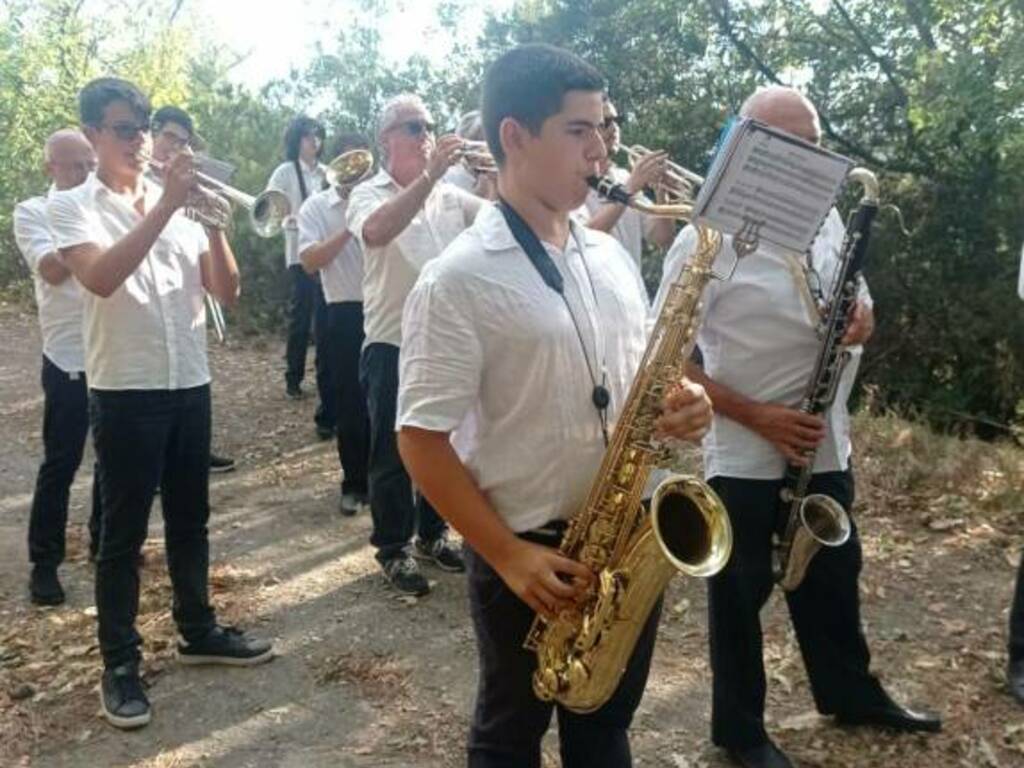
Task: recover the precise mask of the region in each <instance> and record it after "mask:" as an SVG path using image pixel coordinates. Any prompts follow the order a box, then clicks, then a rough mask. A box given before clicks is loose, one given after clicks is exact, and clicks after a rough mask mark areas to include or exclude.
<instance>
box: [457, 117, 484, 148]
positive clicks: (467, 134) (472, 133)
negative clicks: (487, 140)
mask: <svg viewBox="0 0 1024 768" xmlns="http://www.w3.org/2000/svg"><path fill="white" fill-rule="evenodd" d="M455 135H456V136H458V137H459V138H460V139H465V140H466V141H483V140H484V121H483V118H482V117H481V116H480V110H479V109H474V110H473V111H471V112H467V113H466V114H464V115H463V116H462V117H460V118H459V124H458V126H457V127H456V128H455Z"/></svg>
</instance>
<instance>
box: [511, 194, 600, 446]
mask: <svg viewBox="0 0 1024 768" xmlns="http://www.w3.org/2000/svg"><path fill="white" fill-rule="evenodd" d="M497 205H498V210H499V211H501V214H502V215H503V216H504V217H505V223H506V224H508V228H509V230H510V231H511V232H512V237H514V238H515V239H516V242H517V243H519V247H520V248H522V250H523V252H524V253H525V254H526V257H527V258H528V259H529V260H530V263H531V264H533V267H534V269H536V270H537V274H539V275H540V278H541V280H543V281H544V284H545V285H547V287H548V288H550V289H551V290H552V291H554V292H555V293H557V294H558V295H559V296H560V297H561V298H562V302H563V303H564V304H565V309H566V311H567V312H568V313H569V317H570V319H571V320H572V324H573V327H574V328H575V329H576V337H577V338H578V339H579V342H580V350H581V351H582V352H583V360H584V362H586V364H587V373H588V374H590V382H591V384H593V385H594V389H593V391H592V392H591V394H590V400H591V402H592V403H593V404H594V407H595V408H596V409H597V416H598V419H600V421H601V435H602V436H603V438H604V444H605V445H606V446H607V445H608V406H609V404H610V403H611V399H612V398H611V394H610V393H609V392H608V388H607V387H606V386H605V382H604V371H602V372H601V381H600V383H598V380H597V375H596V374H595V372H594V367H593V366H592V365H591V363H590V355H589V354H587V345H586V343H585V342H584V341H583V332H582V330H581V329H580V324H579V322H577V320H576V315H575V314H573V311H572V307H571V306H569V300H568V299H567V298H566V297H565V278H564V277H563V276H562V273H561V272H560V271H559V269H558V265H557V264H555V262H554V259H552V258H551V254H549V253H548V251H547V249H546V248H545V247H544V245H543V243H541V241H540V238H539V237H537V233H536V232H534V231H533V229H531V228H530V225H529V224H527V223H526V221H525V220H524V219H523V217H522V216H520V215H519V213H518V212H517V211H516V209H515V208H513V207H512V206H511V205H509V204H508V203H507V202H506V201H505V200H504V199H502V198H500V197H499V198H498V203H497ZM583 255H584V254H582V253H581V254H580V256H581V258H582V257H583ZM585 265H586V261H584V266H585ZM587 277H588V278H589V277H590V273H589V271H588V273H587ZM591 291H593V293H594V302H595V304H596V302H597V291H596V290H595V289H594V286H593V283H591ZM596 346H597V344H596V341H595V350H594V351H595V354H596V352H597V350H596ZM597 362H598V361H595V363H597Z"/></svg>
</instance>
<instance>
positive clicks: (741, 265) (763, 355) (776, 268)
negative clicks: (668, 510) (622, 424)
mask: <svg viewBox="0 0 1024 768" xmlns="http://www.w3.org/2000/svg"><path fill="white" fill-rule="evenodd" d="M844 235H845V230H844V227H843V223H842V220H841V219H840V217H839V213H838V212H837V211H836V210H835V209H833V210H832V211H831V212H830V213H829V215H828V217H827V218H826V220H825V223H824V224H823V225H822V228H821V231H820V232H819V233H818V237H817V239H816V240H815V241H814V243H813V245H812V247H811V251H812V264H813V267H814V269H815V270H816V271H817V273H818V275H819V276H820V281H821V286H822V288H823V290H827V289H828V288H829V286H831V285H832V280H833V278H834V277H835V274H836V270H837V268H838V266H839V254H840V251H841V248H842V244H843V238H844ZM696 243H697V238H696V232H695V230H694V229H693V227H686V229H684V230H683V231H682V232H680V233H679V236H678V237H677V238H676V241H675V243H673V245H672V248H671V249H670V250H669V252H668V255H667V256H666V258H665V266H664V270H663V276H662V281H661V287H660V289H659V290H658V295H657V297H656V298H655V302H654V310H653V311H658V310H659V309H660V308H661V306H662V305H663V304H664V301H665V297H666V295H667V291H668V288H669V286H670V285H671V283H672V282H674V281H676V280H677V279H678V278H679V275H680V273H681V271H682V269H683V267H684V266H685V264H686V263H688V262H689V260H690V258H691V257H692V256H693V253H694V250H695V248H696ZM734 259H735V256H734V254H733V250H732V241H731V238H729V237H726V238H724V242H723V244H722V250H721V253H720V255H719V266H720V268H721V269H722V271H728V268H730V267H731V266H732V264H733V263H735V265H736V268H735V271H734V272H733V273H732V276H731V277H730V278H729V279H728V280H726V281H718V280H712V281H711V283H710V284H709V285H708V287H707V289H706V290H705V292H704V298H703V305H704V312H703V322H702V323H701V325H700V330H699V331H698V333H697V345H698V346H699V347H700V351H701V354H702V355H703V358H704V372H705V373H706V374H707V375H708V376H709V377H710V378H711V379H712V380H714V381H716V382H718V383H720V384H723V385H725V386H727V387H729V388H730V389H732V390H734V391H736V392H739V393H740V394H741V395H745V396H746V397H749V398H750V399H752V400H756V401H758V402H762V403H777V404H780V405H786V406H790V407H796V406H798V405H799V404H800V400H801V398H802V396H803V394H804V390H805V388H806V387H807V383H808V380H809V379H810V377H811V374H812V372H813V370H814V364H815V361H816V360H817V357H818V353H819V351H820V349H821V344H822V340H821V339H820V338H819V336H818V334H817V332H816V330H815V328H816V320H815V319H814V318H813V317H812V315H811V307H810V306H809V302H808V299H807V296H808V294H807V293H806V289H805V288H804V287H803V286H802V285H801V283H803V284H804V285H806V280H805V279H804V276H803V273H802V272H800V271H799V265H800V262H802V261H803V257H802V256H796V255H795V254H787V253H784V252H782V251H781V250H778V249H775V248H772V247H769V246H763V247H761V248H759V249H758V250H757V251H755V252H754V253H752V254H750V255H749V256H746V257H744V258H743V259H741V260H740V261H739V262H735V261H734ZM725 262H728V264H725ZM861 298H863V299H864V300H865V301H867V302H869V303H870V295H869V294H868V292H867V287H866V286H862V293H861ZM849 351H850V354H851V358H850V360H849V362H848V363H847V365H846V368H845V369H844V371H843V373H842V375H841V377H840V381H839V388H838V391H837V393H836V399H835V402H834V403H833V405H832V408H831V409H830V411H829V412H828V414H827V415H826V418H825V421H826V427H827V429H826V436H825V439H824V441H823V442H822V443H821V445H819V446H818V451H817V455H816V457H815V462H814V471H815V472H830V471H838V470H845V469H846V468H847V467H848V466H849V458H850V451H851V445H850V418H849V413H848V411H847V407H846V401H847V399H848V398H849V396H850V390H851V389H852V387H853V382H854V379H855V378H856V376H857V369H858V368H859V366H860V358H861V352H862V348H861V347H859V346H858V347H853V348H850V350H849ZM785 466H786V459H785V458H784V457H783V455H782V454H781V453H779V452H778V451H777V450H776V449H775V447H774V446H773V445H772V444H771V443H770V442H768V441H767V440H765V439H764V438H762V437H761V436H759V435H757V434H755V433H754V432H752V431H751V430H749V429H747V428H746V427H745V426H743V425H742V424H739V423H738V422H735V421H733V420H731V419H729V418H728V417H726V416H723V415H721V414H719V413H715V415H714V419H713V421H712V425H711V429H710V431H709V432H708V434H707V435H706V436H705V438H704V472H705V475H706V476H707V477H709V478H710V477H714V476H716V475H722V476H726V477H741V478H748V479H758V480H777V479H779V478H780V477H782V475H783V473H784V471H785Z"/></svg>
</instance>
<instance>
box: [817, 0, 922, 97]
mask: <svg viewBox="0 0 1024 768" xmlns="http://www.w3.org/2000/svg"><path fill="white" fill-rule="evenodd" d="M832 5H833V7H835V9H836V11H838V13H839V15H840V16H841V17H842V18H843V21H844V22H845V23H846V26H848V27H849V28H850V31H851V32H853V36H854V38H855V39H856V40H857V42H858V43H859V44H860V47H861V49H862V50H863V51H864V53H866V54H867V55H868V58H869V59H871V60H872V61H873V62H875V63H876V64H877V65H878V66H879V67H880V68H881V70H882V72H884V73H885V77H886V79H887V80H888V81H889V84H890V85H892V87H893V88H894V89H895V91H896V94H897V96H898V98H899V102H900V105H901V106H904V107H905V106H907V104H909V103H910V99H909V97H908V96H907V91H906V89H905V88H904V87H903V84H902V83H900V81H899V78H898V77H897V76H896V71H895V69H893V65H892V62H891V61H889V60H888V59H886V58H885V57H883V56H880V55H879V54H877V53H875V49H874V48H873V47H872V46H871V42H870V41H869V40H868V39H867V38H866V37H865V36H864V33H863V32H862V31H861V30H860V28H859V27H858V26H857V24H856V23H855V22H854V21H853V19H852V18H850V14H849V13H848V12H847V10H846V8H844V7H843V4H842V3H841V2H840V1H839V0H832Z"/></svg>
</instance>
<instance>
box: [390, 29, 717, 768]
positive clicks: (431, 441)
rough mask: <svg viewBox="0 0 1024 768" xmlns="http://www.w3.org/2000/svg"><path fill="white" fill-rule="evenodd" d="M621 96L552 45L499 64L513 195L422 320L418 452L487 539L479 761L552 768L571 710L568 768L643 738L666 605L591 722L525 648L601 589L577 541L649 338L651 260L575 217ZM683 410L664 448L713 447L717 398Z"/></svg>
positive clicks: (666, 422)
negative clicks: (559, 702) (547, 686)
mask: <svg viewBox="0 0 1024 768" xmlns="http://www.w3.org/2000/svg"><path fill="white" fill-rule="evenodd" d="M603 85H604V83H603V79H602V77H601V75H600V74H599V73H598V72H597V71H596V70H594V69H593V68H592V67H591V66H589V65H588V64H586V63H585V62H583V61H582V60H580V59H579V58H577V57H576V56H574V55H573V54H571V53H569V52H567V51H562V50H560V49H557V48H553V47H551V46H546V45H526V46H521V47H519V48H516V49H513V50H512V51H510V52H508V53H506V54H504V55H503V56H502V57H500V58H499V59H498V60H497V61H496V62H495V63H494V64H492V65H491V67H490V68H489V69H488V72H487V75H486V77H485V80H484V86H483V115H484V125H485V130H486V132H487V141H488V144H489V145H490V148H491V153H492V154H493V155H494V158H495V160H496V161H497V163H498V167H499V169H500V170H499V173H498V189H499V192H500V196H501V201H502V202H501V203H499V206H487V207H485V208H484V209H483V211H482V212H481V213H480V215H479V216H478V217H477V220H476V222H475V223H474V224H473V226H472V227H471V228H470V229H469V230H468V231H467V232H466V233H465V234H463V235H462V236H461V237H460V238H458V239H457V240H456V241H455V242H454V243H452V244H451V245H450V246H449V247H448V248H447V249H446V251H445V253H444V254H443V255H442V256H441V258H439V259H437V260H436V261H433V262H431V263H430V264H427V265H426V267H425V268H424V270H423V272H422V273H421V275H420V277H419V280H418V281H417V283H416V287H415V288H414V289H413V292H412V294H411V295H410V296H409V300H408V302H407V304H406V308H405V316H404V318H403V321H402V331H403V335H404V342H403V346H402V354H401V392H400V397H399V416H398V424H399V428H400V430H401V432H400V437H399V442H400V445H401V448H402V457H403V458H404V459H405V462H406V466H408V467H409V471H410V473H411V474H412V476H413V478H414V480H415V481H416V483H417V485H418V486H419V487H420V488H421V489H422V490H423V492H424V493H425V494H426V495H427V496H428V497H429V498H430V499H431V501H432V502H433V503H434V504H435V505H436V506H437V509H438V510H439V511H440V512H441V514H442V515H444V517H445V518H447V519H448V520H449V521H450V522H451V524H452V525H453V526H454V527H455V528H456V529H457V530H458V531H459V532H460V533H462V535H463V537H464V539H465V541H466V544H467V549H466V559H467V567H468V571H469V599H470V613H471V616H472V618H473V626H474V629H475V632H476V641H477V650H478V654H479V659H480V670H479V680H480V683H479V687H478V692H477V701H476V708H475V712H474V715H473V722H472V727H471V730H470V735H469V744H468V752H469V756H468V757H469V759H468V765H469V766H470V768H498V767H499V766H501V767H505V766H509V767H510V766H516V768H539V766H540V762H541V754H540V744H541V740H542V738H543V736H544V733H545V731H546V730H547V728H548V725H549V724H550V721H551V714H552V711H553V710H556V709H557V712H558V723H559V728H558V736H559V741H560V742H561V757H562V765H563V766H565V767H566V768H625V767H626V766H629V765H630V764H631V758H630V748H629V738H628V731H627V729H628V727H629V724H630V721H631V719H632V716H633V712H634V711H635V710H636V707H637V706H638V705H639V703H640V698H641V696H642V695H643V690H644V685H645V683H646V679H647V672H648V669H649V666H650V660H651V653H652V651H653V647H654V637H655V631H656V628H657V621H658V616H659V613H660V610H658V609H656V610H654V611H653V612H652V614H651V616H650V618H649V619H648V621H647V623H646V626H645V628H644V630H643V632H642V633H641V636H640V638H639V640H638V641H637V644H636V647H635V649H634V652H633V655H632V658H631V659H630V661H629V663H628V665H627V668H626V670H625V672H624V674H623V676H622V679H621V682H620V683H619V686H618V689H617V690H616V692H615V693H614V694H613V695H612V696H611V698H610V699H609V700H608V702H607V703H606V704H604V705H603V706H601V707H600V708H598V709H597V710H595V711H594V712H592V713H589V714H579V713H574V712H571V711H569V710H567V709H565V708H563V707H561V706H557V707H556V705H554V704H553V703H551V702H543V701H541V700H539V699H538V698H537V697H536V696H535V695H534V693H533V690H532V687H531V678H532V675H533V672H534V671H535V670H536V668H537V657H536V655H535V654H534V653H533V652H532V651H528V650H526V649H524V648H523V641H524V639H525V637H526V634H527V632H528V630H529V628H530V625H531V623H532V621H533V619H534V615H535V613H536V612H539V613H542V614H544V615H545V616H551V615H552V614H554V613H557V611H558V610H559V609H560V608H561V607H563V606H565V605H567V604H568V602H569V601H571V600H572V599H573V598H574V597H576V596H578V595H579V594H580V593H581V592H582V591H583V589H584V588H586V587H587V586H588V584H589V583H590V582H591V580H592V578H593V574H592V573H591V572H590V571H589V570H588V569H587V568H586V567H585V566H583V565H582V564H580V563H578V562H576V561H574V560H571V559H568V558H566V557H563V556H562V555H561V554H560V553H559V552H558V550H557V546H558V543H559V540H560V538H561V535H562V533H563V532H564V530H565V526H566V521H567V520H568V519H569V518H570V517H571V516H572V515H573V514H574V513H576V512H577V511H578V510H579V509H580V507H581V506H583V504H584V502H585V501H586V497H587V494H588V492H589V490H590V486H591V484H592V483H593V481H594V476H595V474H596V473H597V471H598V469H599V467H600V464H601V460H602V457H603V455H604V452H605V444H606V440H605V439H604V438H605V434H604V433H605V428H604V427H605V424H606V423H607V422H608V421H611V422H614V420H615V417H616V415H617V413H618V411H619V409H621V407H622V405H623V403H624V401H625V399H626V397H627V394H628V391H629V387H630V385H631V382H632V379H633V378H634V376H635V374H636V370H637V367H638V365H639V362H640V360H641V358H642V356H643V353H644V349H645V345H646V328H645V314H646V306H647V299H646V296H645V295H644V293H643V290H642V288H641V286H640V284H639V282H638V281H637V279H636V266H635V265H634V264H633V262H632V261H631V260H630V259H629V258H628V257H627V256H626V255H625V253H624V252H623V249H622V247H621V246H620V245H619V244H618V243H617V242H616V241H615V240H614V239H613V238H611V237H609V236H607V235H605V234H604V233H601V232H594V231H591V230H587V229H585V228H583V227H581V226H579V225H578V224H577V223H576V222H573V221H571V220H570V212H572V211H574V210H575V209H576V208H577V207H578V206H579V205H580V204H581V203H582V202H583V199H584V197H585V196H586V194H587V190H588V186H587V182H586V179H587V177H588V176H590V175H592V174H594V173H595V171H596V170H597V167H598V165H599V163H600V162H601V161H602V160H603V159H604V158H605V156H606V153H605V147H604V144H603V142H602V140H601V137H600V135H599V133H598V129H599V126H600V123H601V96H602V89H603ZM513 226H514V228H513ZM531 238H532V239H531ZM524 243H525V245H524ZM526 248H530V251H527V250H526ZM528 254H529V255H528ZM533 259H537V263H538V265H537V266H535V265H534V263H533ZM542 270H544V273H543V275H542ZM553 271H555V272H557V273H558V277H560V278H561V282H562V290H561V291H559V288H558V287H557V286H558V282H559V281H558V280H556V279H555V276H554V275H553ZM545 275H546V276H545ZM549 281H550V282H549ZM599 386H600V387H601V388H603V395H604V397H607V398H608V399H607V400H605V399H604V397H601V398H597V397H596V396H597V395H598V388H599ZM598 402H605V407H604V408H603V409H599V408H598V407H597V403H598ZM665 405H666V409H665V413H664V414H663V415H662V416H661V418H660V420H659V431H660V432H661V433H662V434H663V435H665V436H671V437H675V438H678V439H683V440H690V441H693V440H697V439H699V438H700V436H701V435H702V434H704V432H705V430H706V429H707V425H708V424H709V423H710V419H711V411H710V403H709V402H708V399H707V397H706V395H705V394H704V392H703V390H701V388H700V387H698V386H695V385H692V384H689V383H688V382H685V381H684V382H681V383H680V386H679V388H678V389H677V390H675V391H673V393H672V395H670V397H669V398H668V399H667V401H666V404H665ZM467 416H469V417H470V418H471V419H472V420H473V425H474V430H473V434H472V436H471V439H469V440H468V441H465V442H464V443H463V444H462V450H463V454H462V455H463V458H461V459H460V457H459V455H457V454H456V452H455V449H454V448H453V447H452V444H451V433H452V432H453V430H456V428H461V425H463V424H464V423H465V419H466V417H467Z"/></svg>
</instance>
